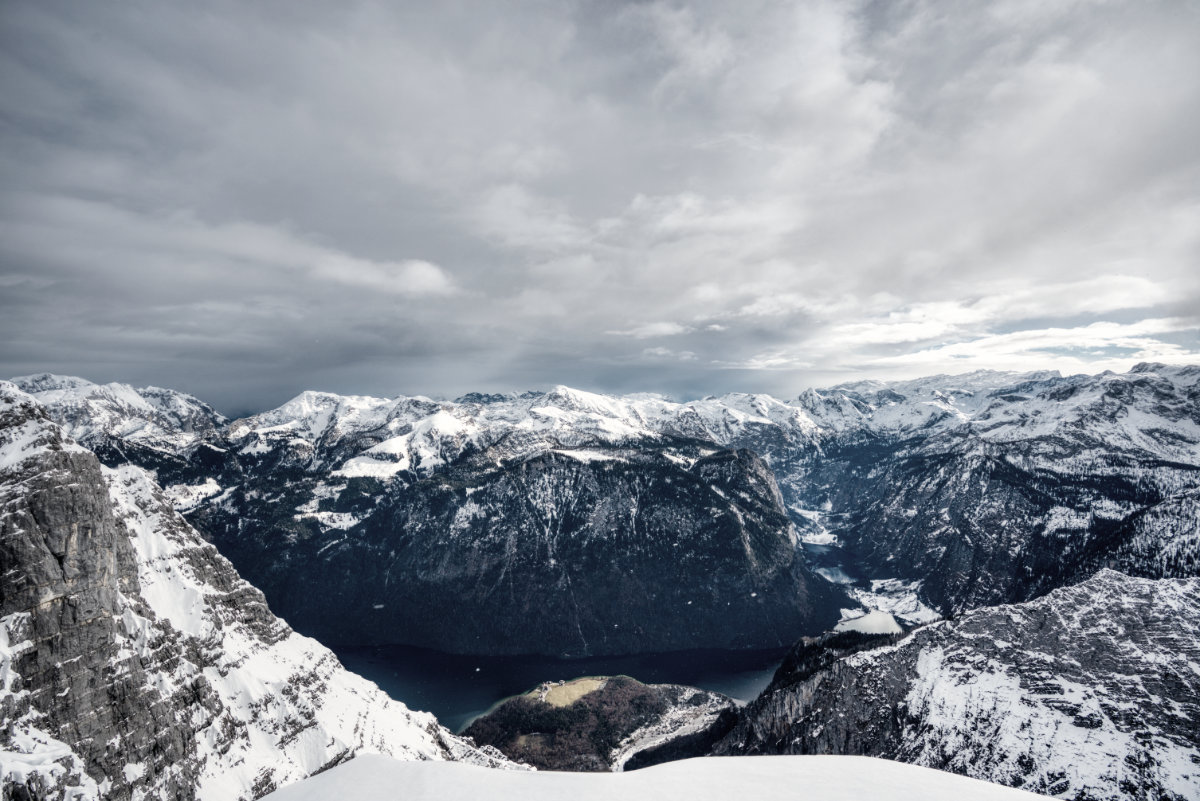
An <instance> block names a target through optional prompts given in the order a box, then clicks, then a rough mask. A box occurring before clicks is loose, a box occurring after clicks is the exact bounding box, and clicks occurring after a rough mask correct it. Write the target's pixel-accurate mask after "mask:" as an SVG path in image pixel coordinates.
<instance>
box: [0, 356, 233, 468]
mask: <svg viewBox="0 0 1200 801" xmlns="http://www.w3.org/2000/svg"><path fill="white" fill-rule="evenodd" d="M12 382H13V383H14V384H15V385H16V386H17V387H18V388H20V389H21V390H22V391H24V392H27V393H28V394H30V395H32V396H33V397H34V398H36V399H37V400H38V402H39V403H41V404H42V405H43V406H46V407H48V408H50V409H51V410H52V412H53V416H54V419H55V421H56V422H58V423H59V425H61V426H62V428H63V430H64V432H65V433H66V434H67V436H69V437H71V438H72V439H74V440H76V441H78V442H81V443H82V444H84V445H87V446H89V447H95V446H97V445H100V444H103V442H104V441H105V439H106V438H111V439H116V440H120V441H122V442H128V443H131V444H137V445H141V446H145V447H149V448H153V449H156V450H161V451H166V452H170V453H179V452H182V451H184V450H186V449H188V448H190V447H191V446H193V445H194V444H195V443H196V442H197V441H198V440H199V439H201V438H203V437H204V435H206V434H209V433H211V432H213V431H215V430H216V429H218V428H220V427H221V426H223V425H224V424H225V423H227V422H228V421H227V420H226V418H225V417H224V416H222V415H221V414H219V413H218V412H216V411H215V410H213V408H212V407H211V406H209V405H208V404H206V403H204V402H203V401H201V400H199V399H197V398H194V397H192V396H191V395H187V394H185V393H182V392H176V391H175V390H171V389H163V388H161V387H142V388H140V389H135V388H133V387H131V386H130V385H128V384H119V383H111V384H93V383H92V382H91V381H87V380H85V379H82V378H76V377H73V376H60V375H53V374H51V373H40V374H37V375H29V376H20V377H17V378H14V379H12Z"/></svg>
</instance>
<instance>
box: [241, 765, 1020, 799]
mask: <svg viewBox="0 0 1200 801" xmlns="http://www.w3.org/2000/svg"><path fill="white" fill-rule="evenodd" d="M1043 797H1044V796H1037V795H1034V794H1032V793H1026V792H1023V791H1021V790H1014V789H1012V788H1010V787H1002V786H1000V785H998V784H990V783H988V782H982V781H979V780H977V779H968V778H966V777H964V776H956V775H954V774H952V773H944V772H942V771H938V770H931V769H930V768H921V767H917V766H915V765H905V764H902V763H899V762H891V761H889V760H885V759H872V758H870V757H851V756H776V757H772V756H759V757H703V758H700V759H686V760H683V761H680V762H671V763H668V764H665V765H658V766H656V767H652V768H646V769H644V770H638V771H633V772H630V773H560V772H551V771H542V772H538V773H522V772H508V771H497V770H490V769H488V768H480V767H475V766H472V765H464V764H460V763H454V762H399V761H397V760H394V759H389V758H387V757H382V756H376V755H370V754H367V755H362V756H359V757H358V758H356V759H353V760H351V761H350V762H347V763H345V764H343V765H339V766H338V767H336V768H333V769H332V770H329V771H326V772H325V773H321V774H319V775H317V776H313V777H312V778H310V779H306V780H305V781H302V782H300V783H298V784H293V785H290V786H288V787H284V788H283V789H281V790H278V791H276V792H274V793H272V794H271V795H269V796H266V798H264V799H263V801H324V799H329V798H355V799H357V801H393V799H400V798H403V799H404V800H405V801H433V800H434V799H437V801H442V799H447V798H454V799H463V800H464V801H469V799H488V800H489V801H557V800H558V799H564V798H569V799H571V801H609V800H610V799H614V798H620V799H625V801H643V800H644V801H663V800H664V799H687V801H729V799H735V798H754V799H755V800H756V801H783V800H784V799H789V801H792V800H794V799H801V798H803V799H804V800H805V801H863V799H870V801H960V799H967V798H969V799H972V801H1020V799H1034V798H1043Z"/></svg>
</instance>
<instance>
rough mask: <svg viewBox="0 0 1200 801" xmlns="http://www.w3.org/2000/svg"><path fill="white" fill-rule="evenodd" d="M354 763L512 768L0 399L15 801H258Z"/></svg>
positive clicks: (0, 540) (7, 775)
mask: <svg viewBox="0 0 1200 801" xmlns="http://www.w3.org/2000/svg"><path fill="white" fill-rule="evenodd" d="M359 751H377V752H381V753H390V754H393V755H395V756H399V757H401V758H412V759H452V758H458V759H467V760H472V761H476V762H479V763H491V764H501V763H503V762H504V760H503V759H501V758H499V757H498V755H497V754H494V753H492V754H489V753H484V752H481V751H479V750H477V749H475V748H474V747H473V746H472V745H471V744H470V743H469V742H466V741H462V740H459V739H458V738H455V737H453V736H452V735H450V734H449V733H448V732H446V731H445V730H444V729H441V727H439V726H438V725H437V722H436V721H435V720H434V719H433V718H432V716H430V715H427V714H422V713H412V712H410V711H408V710H407V709H406V708H404V707H403V705H401V704H398V703H396V702H393V701H391V700H390V699H388V698H387V697H386V696H385V695H384V694H383V693H382V692H380V691H379V690H378V689H377V688H376V687H375V686H374V685H371V684H369V683H368V682H365V681H363V680H362V679H359V678H358V677H356V676H353V675H351V674H349V673H347V672H346V671H345V670H343V669H342V668H341V666H340V665H339V664H338V662H337V660H336V658H334V657H333V655H332V654H331V653H329V652H328V651H326V650H325V649H324V648H322V647H321V646H319V645H318V644H317V643H315V642H314V641H312V640H309V639H307V638H304V637H301V636H299V635H297V634H296V633H295V632H293V631H292V630H291V629H290V628H289V627H288V626H287V625H286V624H284V623H283V622H282V621H281V620H279V619H278V618H276V617H274V616H273V615H272V614H271V612H270V611H269V610H268V608H267V605H266V602H265V599H264V598H263V597H262V594H261V593H259V592H258V591H257V590H255V589H254V588H253V587H251V586H250V585H248V584H247V583H246V582H245V581H243V580H242V579H241V578H240V577H239V576H238V575H237V573H236V572H235V571H234V570H233V568H232V566H231V565H230V564H229V563H228V562H227V561H226V560H225V559H224V558H223V557H221V556H220V555H218V554H217V552H216V550H215V549H214V548H213V547H212V546H211V545H210V544H208V543H206V542H205V541H203V540H202V539H201V538H200V537H199V536H198V535H197V534H196V532H195V531H194V530H193V529H192V528H191V527H190V526H189V525H188V524H187V523H186V522H185V521H184V520H183V519H182V518H180V517H179V516H178V514H177V513H175V512H174V510H173V509H172V508H171V506H170V503H169V502H168V501H167V500H166V498H165V497H164V496H163V495H162V493H161V492H160V491H159V489H158V488H157V486H156V485H155V484H154V482H153V481H152V480H151V479H150V478H149V477H148V476H147V474H146V473H145V472H144V471H142V470H141V469H139V468H137V467H133V466H124V467H121V468H116V469H111V468H104V467H102V466H101V465H100V463H99V462H98V461H97V459H96V457H95V456H94V455H93V454H92V453H90V452H89V451H87V450H85V449H83V448H82V447H80V446H79V445H77V444H75V443H74V442H73V441H71V440H70V439H69V438H67V437H65V436H64V435H63V433H62V430H61V429H60V428H59V427H58V426H57V425H55V424H54V423H52V422H51V421H50V420H49V419H48V418H47V417H46V414H45V412H44V410H43V409H42V408H41V407H40V405H39V404H38V403H37V402H36V401H35V400H34V399H33V398H31V397H30V396H28V395H25V394H24V393H22V392H20V391H18V390H17V389H16V388H15V387H14V386H13V385H11V384H8V383H7V382H0V752H2V756H3V759H2V761H0V764H2V765H3V772H4V776H3V786H4V792H5V798H6V799H7V798H36V799H58V798H64V799H65V798H73V799H91V798H96V799H99V798H104V799H132V798H144V799H166V798H171V799H176V798H188V799H190V798H201V799H250V798H256V797H258V796H260V795H263V794H265V793H267V792H269V791H270V790H272V789H273V788H275V787H276V786H278V785H280V784H283V783H285V782H288V781H292V780H295V779H299V778H302V777H304V776H307V775H311V774H312V773H315V772H317V771H319V770H321V769H323V768H325V767H328V766H330V765H333V764H336V763H338V762H340V761H343V760H345V759H348V758H350V757H351V756H352V755H353V754H354V753H356V752H359Z"/></svg>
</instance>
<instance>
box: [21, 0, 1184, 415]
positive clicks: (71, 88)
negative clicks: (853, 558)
mask: <svg viewBox="0 0 1200 801" xmlns="http://www.w3.org/2000/svg"><path fill="white" fill-rule="evenodd" d="M1197 33H1200V7H1198V6H1196V5H1195V4H1187V3H1178V2H1161V3H1154V2H1150V3H1146V2H1132V1H1131V2H1119V1H1117V0H1113V2H1100V1H1097V2H1084V1H1083V0H1062V1H1061V2H1049V1H1047V0H1039V1H1038V2H1030V1H1029V0H1002V1H1001V2H996V3H991V4H987V5H986V6H982V5H977V4H956V3H955V4H947V3H940V2H918V1H913V2H879V3H844V2H827V3H826V2H801V3H795V2H745V3H737V4H729V3H718V2H712V3H705V2H697V3H690V4H675V3H656V2H654V3H629V4H627V5H620V4H615V3H601V2H576V3H552V2H532V1H531V2H512V3H503V4H501V3H467V2H464V3H439V4H432V5H429V4H394V3H383V2H378V3H376V2H351V3H347V4H327V3H311V4H306V3H303V2H263V3H254V4H244V3H243V4H239V3H228V4H222V3H216V4H121V5H116V6H114V5H111V4H78V3H57V2H32V1H30V2H24V1H23V0H16V1H15V2H10V3H6V4H4V6H3V8H0V45H2V51H0V113H2V115H3V116H2V121H0V332H2V334H3V340H2V344H0V373H2V374H16V373H22V372H29V371H34V370H54V371H59V372H69V373H76V374H82V375H85V376H88V377H91V378H93V379H95V380H114V379H117V380H127V381H132V382H135V383H155V384H165V385H169V386H177V387H180V388H183V389H187V390H189V391H192V392H194V393H196V394H199V395H201V396H202V397H205V398H209V399H212V400H213V401H215V402H217V403H218V404H219V405H221V406H222V407H223V408H224V409H226V410H229V411H235V412H236V411H243V410H249V409H254V408H258V407H262V406H266V405H272V404H275V403H278V402H281V401H282V400H285V399H286V398H287V397H288V396H290V395H291V394H293V393H294V392H296V391H298V390H300V389H304V388H321V389H332V390H337V391H343V392H362V393H368V392H369V393H377V394H396V393H401V392H404V393H425V394H446V395H454V394H457V393H459V392H463V391H467V390H472V389H486V390H492V389H496V390H502V389H525V388H530V387H536V386H544V385H548V384H554V383H568V384H574V385H578V386H582V387H585V388H591V389H599V390H611V391H630V390H648V391H661V392H667V393H670V394H674V395H677V396H694V395H701V394H708V393H713V392H721V391H726V390H732V389H744V390H765V391H770V392H774V393H777V394H780V395H785V396H786V395H794V394H795V393H796V392H798V391H799V390H800V389H802V388H803V387H805V386H809V385H813V384H824V383H833V382H836V381H840V380H849V379H854V378H860V377H889V376H909V375H915V374H925V373H933V372H962V371H966V370H971V369H977V368H981V367H992V368H1000V369H1043V368H1050V369H1060V370H1063V371H1067V372H1078V371H1089V372H1094V371H1098V370H1102V369H1110V368H1112V369H1125V368H1127V367H1128V366H1129V365H1131V364H1133V363H1134V362H1136V361H1141V360H1160V361H1192V362H1196V361H1200V147H1198V146H1197V144H1196V143H1197V142H1200V49H1198V48H1196V47H1195V41H1196V35H1197Z"/></svg>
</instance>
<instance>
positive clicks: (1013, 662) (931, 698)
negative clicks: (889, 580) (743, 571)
mask: <svg viewBox="0 0 1200 801" xmlns="http://www.w3.org/2000/svg"><path fill="white" fill-rule="evenodd" d="M1198 665H1200V579H1159V580H1147V579H1139V578H1131V577H1129V576H1125V575H1123V574H1120V573H1117V572H1115V571H1111V570H1105V571H1102V572H1100V573H1099V574H1097V575H1096V576H1095V577H1093V578H1091V579H1089V580H1088V581H1085V582H1084V583H1082V584H1079V585H1077V586H1073V587H1068V588H1065V589H1059V590H1055V591H1054V592H1051V593H1049V594H1048V595H1046V596H1044V597H1042V598H1039V599H1037V600H1035V601H1030V602H1027V603H1023V604H1017V605H1009V606H999V607H994V608H988V609H979V610H975V611H972V612H969V613H966V614H964V615H963V616H962V617H961V618H959V619H956V620H953V621H945V622H941V623H934V624H931V625H929V626H926V627H923V628H920V629H917V630H916V631H915V632H913V633H911V634H909V635H908V636H906V637H903V638H900V637H897V636H895V635H891V636H875V637H871V636H869V635H858V636H857V637H850V636H848V635H847V634H836V635H831V636H829V637H826V638H821V639H816V640H808V641H804V642H802V643H800V644H798V645H797V647H796V648H795V649H793V652H792V654H791V655H790V656H789V657H788V659H787V660H785V662H784V665H783V666H782V667H781V668H780V670H779V671H778V672H777V674H776V676H775V679H774V680H773V681H772V684H771V685H770V686H769V687H768V688H767V690H765V691H764V692H763V693H762V695H760V696H759V698H757V699H756V700H755V701H754V702H752V703H751V704H750V705H748V706H747V707H746V709H745V711H744V714H743V716H742V719H741V720H740V721H739V723H738V725H737V727H736V728H735V729H734V730H733V732H732V733H731V734H730V735H729V736H728V737H727V738H726V739H725V740H724V741H723V742H721V743H720V744H719V745H718V746H717V748H716V752H717V753H719V754H858V755H867V756H879V757H886V758H888V759H897V760H901V761H904V762H911V763H914V764H917V765H924V766H927V767H933V768H938V769H941V770H949V771H953V772H955V773H961V774H964V775H967V776H972V777H975V778H979V779H985V780H988V781H994V782H999V783H1001V784H1007V785H1010V786H1014V787H1022V788H1024V789H1028V790H1033V791H1035V792H1039V793H1045V794H1048V795H1055V796H1059V797H1062V798H1068V799H1077V800H1078V801H1085V800H1086V799H1114V800H1115V799H1130V800H1131V801H1132V799H1139V800H1140V799H1152V798H1153V799H1172V800H1174V801H1184V799H1190V798H1196V797H1197V796H1198V795H1200V729H1197V727H1196V725H1195V721H1196V720H1198V719H1200V669H1198Z"/></svg>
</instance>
